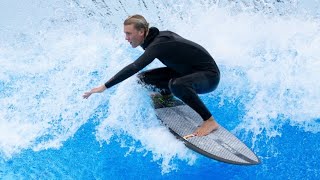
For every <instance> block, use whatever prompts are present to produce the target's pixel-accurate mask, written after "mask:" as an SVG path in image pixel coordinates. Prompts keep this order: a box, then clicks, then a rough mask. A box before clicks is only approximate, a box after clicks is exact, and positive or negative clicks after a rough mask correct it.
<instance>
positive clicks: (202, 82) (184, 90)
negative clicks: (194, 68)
mask: <svg viewBox="0 0 320 180" xmlns="http://www.w3.org/2000/svg"><path fill="white" fill-rule="evenodd" d="M219 81H220V75H219V74H217V73H214V72H210V71H201V72H196V73H193V74H189V75H186V76H182V77H178V78H173V79H171V80H170V82H169V89H170V91H171V92H172V93H173V94H174V95H175V96H176V97H178V98H179V99H181V100H182V101H183V102H184V103H186V104H187V105H189V106H190V107H191V108H192V109H194V110H195V111H196V112H197V113H198V114H199V115H200V116H201V117H202V119H203V120H208V119H209V118H210V117H211V116H212V115H211V113H210V111H209V110H208V109H207V107H206V106H205V105H204V103H203V102H202V101H201V99H200V98H199V96H198V94H203V93H208V92H211V91H213V90H215V89H216V88H217V86H218V84H219Z"/></svg>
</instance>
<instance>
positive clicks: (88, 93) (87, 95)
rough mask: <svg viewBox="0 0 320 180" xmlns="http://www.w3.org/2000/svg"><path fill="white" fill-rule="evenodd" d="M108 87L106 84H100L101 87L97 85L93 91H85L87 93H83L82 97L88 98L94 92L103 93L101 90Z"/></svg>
mask: <svg viewBox="0 0 320 180" xmlns="http://www.w3.org/2000/svg"><path fill="white" fill-rule="evenodd" d="M106 89H107V88H106V86H105V85H104V84H103V85H102V86H99V87H96V88H93V89H91V91H89V92H85V93H84V94H83V95H82V97H83V98H84V99H88V98H89V96H90V95H91V94H93V93H101V92H103V91H104V90H106Z"/></svg>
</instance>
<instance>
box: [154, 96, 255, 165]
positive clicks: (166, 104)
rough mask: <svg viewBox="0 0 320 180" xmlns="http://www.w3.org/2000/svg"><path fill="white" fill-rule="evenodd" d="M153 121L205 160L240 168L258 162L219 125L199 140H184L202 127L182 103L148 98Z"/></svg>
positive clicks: (236, 139) (197, 117) (193, 112)
mask: <svg viewBox="0 0 320 180" xmlns="http://www.w3.org/2000/svg"><path fill="white" fill-rule="evenodd" d="M152 99H153V102H154V107H155V111H156V114H157V117H158V118H159V119H160V120H161V121H162V122H163V123H164V125H165V126H167V127H168V128H169V129H170V131H171V132H172V133H173V134H174V135H175V136H176V137H178V138H179V139H181V140H183V141H184V143H185V145H186V146H187V147H188V148H190V149H192V150H194V151H196V152H198V153H200V154H202V155H204V156H207V157H209V158H212V159H215V160H218V161H222V162H226V163H231V164H240V165H255V164H259V163H260V160H259V158H258V157H257V156H256V155H255V153H253V152H252V151H251V150H250V148H248V147H247V146H246V145H245V144H244V143H243V142H242V141H241V140H239V139H238V138H237V137H236V136H234V135H233V134H232V133H230V132H229V131H228V130H226V129H225V128H224V127H222V126H221V125H220V127H219V129H218V130H215V131H213V132H211V133H210V134H208V135H207V136H203V137H198V136H194V137H190V138H187V139H186V138H184V137H185V136H186V135H189V134H191V133H193V132H194V131H195V130H196V129H197V128H198V126H200V125H201V124H202V122H203V121H202V118H201V117H200V115H199V114H198V113H196V112H195V111H194V110H193V109H191V108H190V107H189V106H187V105H185V104H184V103H183V102H182V101H180V100H178V99H175V98H170V99H169V100H168V99H164V100H163V99H162V100H161V99H160V101H159V98H152Z"/></svg>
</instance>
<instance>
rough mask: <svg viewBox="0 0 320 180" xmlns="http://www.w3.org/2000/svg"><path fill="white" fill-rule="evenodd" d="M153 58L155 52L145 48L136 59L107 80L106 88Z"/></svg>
mask: <svg viewBox="0 0 320 180" xmlns="http://www.w3.org/2000/svg"><path fill="white" fill-rule="evenodd" d="M155 58H156V56H155V53H154V52H153V51H152V50H146V51H145V52H144V53H143V54H142V55H141V56H140V57H139V58H138V59H137V60H136V61H134V62H133V63H131V64H129V65H127V66H126V67H124V68H123V69H122V70H120V71H119V72H118V73H117V74H116V75H115V76H113V77H112V78H111V79H110V80H109V81H108V82H106V83H105V86H106V88H110V87H112V86H114V85H116V84H118V83H120V82H122V81H124V80H125V79H127V78H129V77H130V76H132V75H134V74H135V73H137V72H139V71H140V70H141V69H143V68H144V67H146V66H147V65H148V64H150V63H151V62H152V61H153V60H154V59H155Z"/></svg>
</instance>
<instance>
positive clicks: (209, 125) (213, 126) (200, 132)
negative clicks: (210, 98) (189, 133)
mask: <svg viewBox="0 0 320 180" xmlns="http://www.w3.org/2000/svg"><path fill="white" fill-rule="evenodd" d="M218 128H219V124H218V123H217V122H216V121H215V120H214V119H213V117H212V116H211V117H210V118H209V119H208V120H206V121H204V122H203V123H202V124H201V126H200V127H199V128H198V129H197V130H196V131H195V132H194V133H193V134H195V135H196V136H206V135H208V134H209V133H211V132H212V131H214V130H217V129H218Z"/></svg>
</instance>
